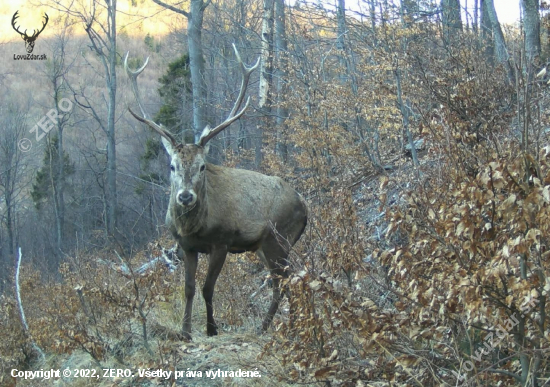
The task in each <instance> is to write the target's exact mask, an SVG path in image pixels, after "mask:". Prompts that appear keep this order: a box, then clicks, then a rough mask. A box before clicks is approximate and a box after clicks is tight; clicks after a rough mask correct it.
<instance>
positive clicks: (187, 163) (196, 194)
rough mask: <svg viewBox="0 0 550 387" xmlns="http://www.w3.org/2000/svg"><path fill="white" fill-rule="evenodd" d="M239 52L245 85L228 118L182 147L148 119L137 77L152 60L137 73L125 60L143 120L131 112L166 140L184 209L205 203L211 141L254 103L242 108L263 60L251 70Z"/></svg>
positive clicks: (174, 197)
mask: <svg viewBox="0 0 550 387" xmlns="http://www.w3.org/2000/svg"><path fill="white" fill-rule="evenodd" d="M233 49H234V50H235V55H236V57H237V62H238V63H239V67H240V69H241V72H242V74H243V79H242V83H241V89H240V92H239V96H238V97H237V100H236V101H235V104H234V105H233V108H232V109H231V112H230V113H229V115H228V117H227V119H226V120H225V121H224V122H222V123H221V124H219V125H218V126H216V127H215V128H213V129H211V128H210V127H209V126H207V127H206V128H204V130H203V132H202V134H201V136H200V138H199V140H198V141H197V143H196V144H181V143H179V142H178V141H176V139H175V138H174V136H173V135H172V134H171V133H170V132H168V131H167V130H166V129H165V128H164V127H162V125H158V124H156V123H155V122H153V121H151V120H149V119H147V118H146V117H147V115H146V113H145V110H144V109H143V106H142V104H141V100H140V97H139V90H138V87H137V77H138V76H139V74H141V72H142V71H143V70H144V69H145V67H146V66H147V64H148V62H149V58H147V60H146V61H145V63H144V64H143V66H142V67H141V68H139V69H137V70H135V71H132V70H130V69H129V68H128V53H126V56H125V57H124V68H125V69H126V73H127V74H128V77H129V78H130V80H131V83H132V90H133V92H134V95H135V97H136V100H137V101H138V105H139V108H140V110H141V114H142V117H140V116H138V115H137V114H135V113H134V112H133V111H132V110H131V109H129V110H130V113H131V114H132V115H133V116H134V117H135V118H136V119H137V120H139V121H141V122H143V123H145V124H147V125H148V126H149V127H150V128H151V129H153V130H154V131H155V132H157V133H158V134H160V135H161V136H162V137H161V138H162V144H163V145H164V148H165V149H166V151H167V152H168V155H169V156H170V159H171V160H170V170H171V178H170V180H171V185H172V187H171V192H172V197H171V202H173V203H175V204H177V205H180V206H183V207H184V208H186V209H188V210H191V209H192V208H193V207H194V206H195V205H196V204H197V201H200V200H202V198H201V197H200V196H201V194H200V193H201V192H203V190H202V187H203V186H204V176H205V173H204V171H205V169H206V155H207V154H208V141H210V140H211V139H212V138H214V137H215V136H216V135H218V134H219V133H220V132H221V131H223V130H224V129H225V128H227V127H228V126H229V125H231V124H232V123H233V122H235V121H236V120H238V119H239V118H240V117H241V116H242V115H243V114H244V112H245V111H246V109H247V107H248V104H249V102H250V97H249V98H248V99H247V100H246V103H245V105H244V107H243V108H242V109H241V110H239V109H240V107H241V105H242V102H243V100H244V96H245V93H246V88H247V86H248V82H249V79H250V74H251V73H252V72H253V71H254V70H255V69H256V68H257V67H258V65H259V63H260V59H259V58H258V61H257V62H256V63H255V64H254V65H253V66H251V67H247V66H245V65H244V63H243V61H242V59H241V56H240V54H239V51H238V50H237V48H236V47H235V45H233Z"/></svg>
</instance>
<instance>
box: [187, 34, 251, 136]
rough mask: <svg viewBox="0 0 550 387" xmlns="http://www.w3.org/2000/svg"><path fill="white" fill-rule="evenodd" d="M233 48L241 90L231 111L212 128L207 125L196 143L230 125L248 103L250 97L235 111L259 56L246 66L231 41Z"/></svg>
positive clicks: (240, 102)
mask: <svg viewBox="0 0 550 387" xmlns="http://www.w3.org/2000/svg"><path fill="white" fill-rule="evenodd" d="M233 50H234V51H235V56H236V58H237V62H238V63H239V66H240V69H241V72H242V75H243V79H242V82H241V90H240V91H239V96H238V97H237V100H236V101H235V104H234V105H233V109H231V112H230V113H229V116H227V118H226V119H225V121H224V122H222V123H221V124H219V125H218V126H216V127H215V128H213V129H209V128H208V127H207V128H205V130H204V131H203V134H202V135H201V137H200V139H199V141H198V143H197V145H200V146H204V145H206V143H207V142H208V141H210V140H211V139H212V138H214V137H215V136H216V135H218V133H220V132H221V131H222V130H224V129H225V128H227V127H228V126H229V125H231V124H232V123H233V122H235V121H237V120H238V119H239V118H241V116H242V115H243V114H244V112H245V111H246V109H247V108H248V104H249V103H250V97H248V98H247V99H246V103H245V105H244V107H243V108H242V109H241V111H239V112H238V113H237V111H238V110H239V109H240V107H241V104H242V103H243V100H244V96H245V94H246V88H247V87H248V82H249V81H250V74H252V72H253V71H254V70H256V68H257V67H258V66H259V65H260V58H258V60H257V61H256V63H255V64H254V65H253V66H250V67H247V66H246V65H245V64H244V62H243V60H242V59H241V55H240V54H239V51H238V50H237V46H235V43H233Z"/></svg>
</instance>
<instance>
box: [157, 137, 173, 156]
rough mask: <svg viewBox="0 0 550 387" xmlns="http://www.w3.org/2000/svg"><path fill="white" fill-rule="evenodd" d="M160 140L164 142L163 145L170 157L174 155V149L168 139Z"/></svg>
mask: <svg viewBox="0 0 550 387" xmlns="http://www.w3.org/2000/svg"><path fill="white" fill-rule="evenodd" d="M160 140H161V141H162V145H164V149H166V152H168V154H169V155H170V157H172V156H173V154H174V147H173V146H172V143H170V141H168V140H167V139H166V138H164V137H161V138H160Z"/></svg>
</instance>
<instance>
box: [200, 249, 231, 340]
mask: <svg viewBox="0 0 550 387" xmlns="http://www.w3.org/2000/svg"><path fill="white" fill-rule="evenodd" d="M226 256H227V248H226V247H225V246H224V247H215V248H213V249H212V251H211V252H210V257H209V261H208V273H207V274H206V280H205V281H204V287H203V288H202V295H203V297H204V302H205V303H206V334H207V335H208V336H216V335H217V334H218V326H217V325H216V322H215V321H214V309H213V308H212V298H213V297H214V286H215V285H216V280H217V279H218V276H219V275H220V272H221V271H222V267H223V264H224V262H225V257H226Z"/></svg>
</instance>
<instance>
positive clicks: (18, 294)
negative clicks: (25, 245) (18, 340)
mask: <svg viewBox="0 0 550 387" xmlns="http://www.w3.org/2000/svg"><path fill="white" fill-rule="evenodd" d="M20 268H21V247H19V248H18V254H17V261H16V262H15V297H16V298H17V307H18V308H19V317H20V319H21V324H23V329H24V331H25V334H26V335H27V337H28V338H29V340H30V342H31V345H32V348H33V349H34V350H35V351H36V352H37V353H38V354H39V355H40V358H41V359H44V357H45V355H44V351H42V349H41V348H40V347H39V346H38V345H37V344H36V343H35V342H34V340H33V339H32V336H31V333H30V331H29V325H28V324H27V319H26V318H25V311H24V310H23V303H22V302H21V289H20V288H19V269H20Z"/></svg>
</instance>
